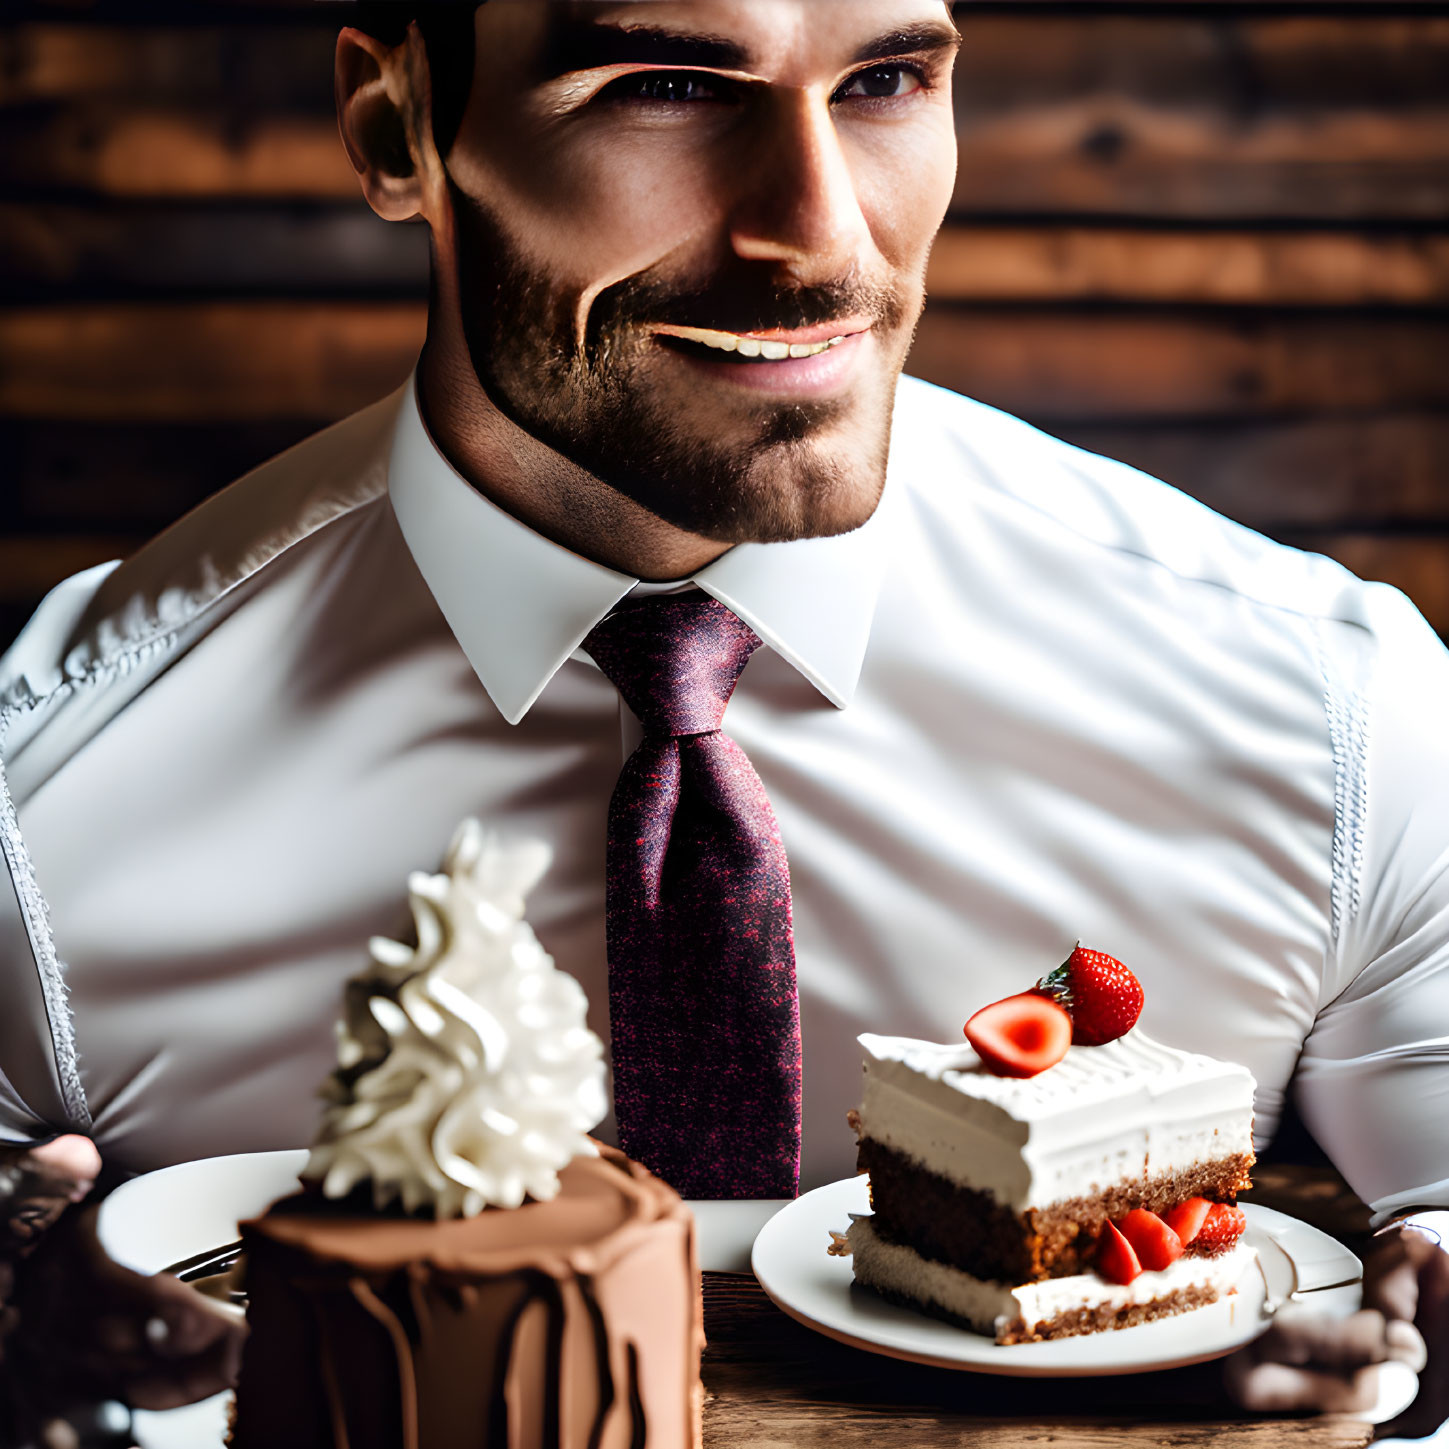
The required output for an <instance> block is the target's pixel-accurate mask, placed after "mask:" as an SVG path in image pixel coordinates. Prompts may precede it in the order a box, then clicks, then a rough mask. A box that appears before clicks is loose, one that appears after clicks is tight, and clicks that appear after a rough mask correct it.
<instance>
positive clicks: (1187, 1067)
mask: <svg viewBox="0 0 1449 1449" xmlns="http://www.w3.org/2000/svg"><path fill="white" fill-rule="evenodd" d="M860 1044H861V1046H862V1047H863V1048H864V1050H865V1091H864V1097H863V1100H862V1102H861V1106H860V1112H859V1116H860V1133H861V1135H862V1136H863V1137H870V1138H872V1139H873V1140H875V1141H876V1142H879V1143H882V1144H883V1145H884V1146H886V1147H890V1148H893V1149H894V1150H896V1151H897V1152H900V1153H902V1154H904V1155H905V1156H907V1157H909V1158H912V1159H913V1160H914V1161H916V1162H918V1163H920V1164H922V1165H923V1166H925V1167H926V1168H928V1169H929V1170H930V1171H932V1172H934V1173H936V1174H937V1175H939V1176H941V1177H944V1178H946V1179H947V1180H948V1181H951V1182H954V1183H956V1184H957V1185H959V1186H961V1187H968V1188H974V1189H976V1190H977V1191H980V1192H989V1193H992V1194H993V1195H994V1196H995V1197H996V1198H997V1199H998V1200H999V1201H1001V1202H1002V1203H1004V1204H1005V1205H1007V1206H1009V1207H1010V1208H1011V1209H1012V1210H1013V1211H1016V1212H1023V1211H1025V1210H1026V1209H1027V1208H1032V1207H1047V1206H1049V1205H1051V1204H1053V1203H1059V1202H1068V1201H1071V1200H1072V1199H1074V1198H1079V1197H1089V1196H1093V1195H1095V1194H1096V1193H1099V1192H1102V1191H1105V1190H1106V1189H1108V1188H1111V1187H1113V1186H1116V1185H1118V1184H1120V1183H1125V1182H1131V1181H1135V1180H1140V1179H1142V1178H1144V1177H1160V1176H1163V1175H1166V1174H1170V1173H1175V1172H1180V1171H1182V1170H1184V1169H1186V1168H1190V1167H1192V1166H1194V1165H1195V1164H1197V1163H1201V1162H1210V1161H1215V1160H1218V1159H1221V1158H1224V1157H1229V1156H1232V1155H1234V1154H1236V1153H1240V1152H1243V1153H1246V1152H1251V1150H1252V1130H1253V1091H1254V1082H1253V1077H1252V1074H1251V1073H1250V1072H1249V1071H1248V1070H1247V1068H1246V1067H1241V1066H1238V1065H1237V1064H1235V1063H1233V1062H1223V1061H1218V1060H1216V1059H1215V1058H1213V1057H1207V1056H1201V1055H1199V1054H1197V1053H1194V1052H1184V1051H1178V1050H1177V1049H1176V1048H1174V1047H1169V1046H1164V1045H1163V1044H1162V1043H1161V1042H1158V1041H1154V1040H1153V1039H1152V1038H1151V1037H1149V1036H1147V1035H1146V1034H1145V1033H1144V1032H1143V1031H1142V1030H1141V1029H1140V1028H1134V1029H1133V1030H1132V1031H1129V1032H1128V1033H1127V1034H1126V1035H1125V1036H1122V1037H1119V1038H1118V1039H1117V1040H1116V1041H1112V1042H1108V1043H1106V1045H1104V1046H1073V1047H1070V1048H1069V1049H1068V1050H1067V1054H1066V1056H1064V1057H1063V1058H1062V1059H1061V1061H1059V1062H1057V1063H1056V1065H1055V1066H1052V1067H1048V1068H1047V1070H1046V1071H1044V1072H1039V1073H1038V1074H1037V1075H1036V1076H1034V1077H998V1076H995V1075H993V1074H992V1073H991V1072H989V1071H987V1070H986V1068H985V1067H984V1066H983V1065H982V1064H981V1059H980V1058H979V1057H978V1056H977V1055H976V1053H975V1052H974V1051H973V1050H972V1049H971V1047H970V1046H968V1045H967V1044H965V1043H964V1042H963V1043H961V1044H960V1045H956V1044H949V1045H945V1046H942V1045H937V1044H934V1043H931V1042H923V1041H914V1040H911V1039H909V1038H907V1037H888V1036H875V1035H871V1034H867V1035H865V1036H862V1037H861V1038H860Z"/></svg>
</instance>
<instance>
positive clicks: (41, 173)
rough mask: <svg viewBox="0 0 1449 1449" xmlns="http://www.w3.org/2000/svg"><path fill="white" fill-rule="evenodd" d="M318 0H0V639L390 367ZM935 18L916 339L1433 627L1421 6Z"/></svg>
mask: <svg viewBox="0 0 1449 1449" xmlns="http://www.w3.org/2000/svg"><path fill="white" fill-rule="evenodd" d="M820 3H821V4H825V3H828V0H820ZM335 17H336V10H335V9H334V8H333V7H332V6H330V5H328V4H325V3H317V0H312V3H309V0H270V3H260V0H255V3H248V4H220V3H198V0H51V3H26V0H21V3H14V0H12V4H11V5H10V6H9V7H8V8H7V18H6V21H5V23H4V25H3V27H0V459H3V464H0V642H3V640H4V639H6V638H8V637H9V636H10V634H11V633H12V632H13V630H14V629H15V628H16V627H18V625H19V623H20V622H21V621H22V620H23V618H24V617H25V615H26V614H27V613H28V611H29V609H30V608H31V607H32V606H33V604H34V602H35V600H36V599H37V598H38V597H39V595H40V594H41V593H43V592H44V590H45V589H46V588H47V587H49V586H50V585H51V584H52V583H54V582H55V581H56V580H58V579H59V578H61V577H63V576H64V575H65V574H67V573H69V572H71V571H73V570H75V569H76V568H79V567H83V566H85V565H86V564H89V563H91V562H94V561H97V560H100V559H103V558H108V557H113V556H116V555H118V554H121V553H124V552H125V551H126V550H128V549H130V548H132V547H134V546H135V544H136V543H137V542H138V541H139V540H141V539H142V538H144V537H145V536H146V535H147V534H149V533H150V532H152V531H153V530H155V529H156V528H158V527H160V526H162V525H164V524H165V523H166V522H167V521H169V520H170V519H171V518H174V517H175V516H176V515H177V514H178V513H180V512H181V511H183V510H185V509H186V508H188V507H189V506H191V505H192V504H194V503H195V502H197V501H198V500H199V499H201V498H202V497H204V496H205V495H206V494H207V493H208V492H209V491H211V490H212V489H213V488H215V487H217V486H218V485H220V484H221V483H223V482H225V481H226V480H227V479H229V478H230V477H232V476H234V475H235V474H237V473H238V472H240V471H242V470H243V469H245V468H246V467H247V466H249V465H250V464H252V463H254V462H257V461H259V460H260V459H262V458H264V457H266V456H268V455H269V454H270V453H272V452H274V451H276V450H277V449H278V448H280V447H282V446H284V445H286V444H287V443H289V442H291V441H292V440H294V439H296V438H297V437H300V436H302V435H303V434H304V433H306V432H308V431H310V430H311V429H313V428H314V427H316V426H318V425H319V424H321V423H325V422H327V421H330V420H331V419H333V418H336V417H338V416H340V415H342V414H343V413H345V412H348V411H350V410H351V409H353V408H355V407H357V406H359V405H361V404H362V403H364V402H366V401H368V400H370V399H371V398H373V397H375V396H377V395H378V394H380V393H381V392H383V391H385V390H387V389H388V388H390V387H391V386H393V385H394V384H395V383H396V382H397V381H398V380H399V379H400V378H401V377H402V376H403V375H404V373H405V372H406V369H407V367H408V366H409V363H410V360H411V358H412V356H413V354H414V352H415V350H416V347H417V345H418V342H419V339H420V336H421V326H422V301H421V299H422V297H423V290H424V275H425V269H426V245H425V237H424V234H423V232H422V231H421V229H419V228H417V227H397V226H386V225H384V224H383V223H381V222H378V221H375V220H374V219H373V217H372V216H371V214H370V213H369V212H368V211H367V210H366V209H365V208H364V207H363V205H362V204H361V202H360V201H359V200H358V199H357V194H356V187H355V184H354V181H353V178H352V175H351V173H350V171H349V169H348V167H347V165H346V163H345V161H344V159H343V156H342V152H341V148H340V146H339V144H338V142H337V139H336V131H335V125H334V122H333V119H332V113H331V78H330V77H331V62H330V53H331V46H332V35H333V31H334V29H335ZM958 19H959V21H960V23H961V26H962V28H963V30H964V32H965V35H966V45H965V47H964V49H963V52H962V56H961V62H960V69H959V76H958V95H959V102H958V112H959V130H960V138H961V148H962V159H961V168H960V176H959V183H958V186H957V190H956V199H955V206H954V212H953V217H952V220H951V222H950V224H949V225H948V228H947V230H946V231H945V233H944V234H943V236H942V238H941V241H940V243H939V245H938V247H937V250H936V253H935V257H934V261H933V267H932V277H931V283H932V296H933V300H932V303H931V306H930V309H929V311H928V314H927V317H926V319H925V321H924V322H923V324H922V328H921V333H920V337H919V341H918V344H917V349H916V353H915V357H914V362H913V368H914V370H915V371H917V372H920V373H921V374H923V375H924V376H927V377H930V378H932V379H934V380H937V381H940V382H944V383H946V384H948V385H950V386H953V387H957V388H960V389H962V390H963V391H966V392H970V393H972V394H974V395H976V396H979V397H981V398H984V399H986V400H988V401H991V402H993V403H996V404H999V405H1001V406H1003V407H1006V408H1009V409H1011V410H1012V411H1015V412H1018V413H1021V414H1023V415H1024V416H1026V417H1028V418H1030V419H1032V420H1033V421H1035V422H1037V423H1039V424H1041V425H1042V426H1044V427H1046V428H1048V429H1050V430H1052V431H1055V432H1058V433H1060V434H1062V435H1064V436H1066V437H1068V438H1071V439H1072V440H1074V441H1079V442H1082V443H1084V444H1086V445H1088V446H1090V447H1093V448H1096V449H1098V450H1100V451H1103V452H1106V453H1110V454H1112V455H1114V456H1118V457H1122V458H1125V459H1127V460H1128V461H1131V462H1134V463H1136V464H1138V465H1140V466H1142V467H1145V468H1147V469H1149V470H1151V471H1153V472H1156V473H1158V474H1159V475H1161V476H1164V477H1166V478H1168V479H1169V480H1170V481H1172V482H1173V483H1175V484H1177V485H1178V486H1180V487H1182V488H1185V489H1187V490H1188V491H1190V492H1192V493H1194V494H1196V495H1197V496H1199V497H1201V498H1203V499H1204V500H1205V501H1207V502H1208V503H1210V504H1212V505H1213V506H1215V507H1218V508H1220V509H1222V510H1223V511H1225V512H1227V513H1229V514H1232V515H1233V516H1235V517H1238V518H1241V519H1243V520H1244V521H1246V522H1248V523H1250V524H1252V525H1253V526H1255V527H1258V528H1262V529H1264V530H1265V531H1267V532H1269V533H1272V534H1274V535H1276V536H1279V537H1284V538H1289V539H1291V540H1293V541H1295V542H1299V543H1303V544H1305V545H1307V546H1309V547H1313V548H1318V549H1321V550H1323V551H1324V552H1328V553H1331V554H1333V555H1335V556H1337V557H1339V558H1341V559H1343V560H1344V561H1345V562H1347V563H1348V564H1349V565H1350V566H1352V567H1354V568H1356V569H1358V570H1359V571H1361V572H1364V573H1366V574H1368V575H1370V576H1373V577H1378V578H1385V579H1388V580H1390V581H1392V582H1394V583H1397V584H1399V585H1400V586H1401V587H1403V588H1405V589H1406V590H1407V591H1408V592H1409V593H1410V594H1411V595H1412V596H1413V597H1414V598H1415V599H1416V600H1417V601H1418V603H1419V605H1420V606H1421V607H1422V608H1423V609H1424V610H1425V612H1426V613H1427V614H1428V615H1429V616H1430V618H1431V619H1432V620H1433V622H1434V623H1435V625H1436V627H1438V628H1439V629H1440V630H1441V632H1445V633H1449V409H1446V403H1449V6H1445V5H1434V4H1426V3H1394V0H1379V3H1367V4H1357V5H1352V4H1341V3H1313V0H1299V3H1291V4H1290V3H1277V4H1259V3H1252V0H1219V3H1215V4H1209V3H1196V4H1173V3H1152V0H1136V3H1126V0H1119V3H1115V4H1108V3H1028V0H1010V3H967V4H965V5H962V6H961V7H960V8H959V10H958Z"/></svg>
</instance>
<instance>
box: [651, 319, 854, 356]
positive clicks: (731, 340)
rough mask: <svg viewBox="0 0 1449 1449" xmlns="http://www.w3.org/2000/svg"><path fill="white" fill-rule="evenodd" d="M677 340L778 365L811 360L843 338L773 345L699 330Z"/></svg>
mask: <svg viewBox="0 0 1449 1449" xmlns="http://www.w3.org/2000/svg"><path fill="white" fill-rule="evenodd" d="M676 335H678V336H683V337H687V338H688V340H689V341H691V342H699V343H702V344H703V345H704V346H705V347H710V348H713V349H714V350H715V351H716V352H738V353H739V355H740V356H741V357H763V358H765V359H766V360H767V361H769V362H780V361H782V360H783V359H784V358H787V357H814V356H816V355H817V354H818V353H821V352H825V351H827V350H828V349H830V348H832V347H839V346H840V344H841V343H842V342H844V341H845V338H844V337H843V336H842V337H831V338H829V339H828V340H827V341H825V342H775V341H765V340H764V339H763V338H759V337H741V336H739V334H738V333H735V332H714V331H710V330H707V329H705V328H703V327H700V328H690V329H689V330H688V331H687V332H686V331H685V330H684V329H683V328H681V329H680V331H679V333H678V334H676Z"/></svg>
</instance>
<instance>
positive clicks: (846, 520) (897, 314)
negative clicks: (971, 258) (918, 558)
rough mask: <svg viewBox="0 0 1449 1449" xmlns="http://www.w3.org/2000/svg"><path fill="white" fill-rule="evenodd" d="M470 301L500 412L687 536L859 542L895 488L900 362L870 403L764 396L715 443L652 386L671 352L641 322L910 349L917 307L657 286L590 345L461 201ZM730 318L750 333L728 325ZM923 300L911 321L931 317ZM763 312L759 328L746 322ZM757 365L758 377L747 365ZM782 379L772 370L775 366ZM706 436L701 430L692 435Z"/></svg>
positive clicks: (613, 308) (534, 273)
mask: <svg viewBox="0 0 1449 1449" xmlns="http://www.w3.org/2000/svg"><path fill="white" fill-rule="evenodd" d="M452 189H453V199H454V208H455V215H456V216H457V219H458V244H459V245H458V293H459V301H460V304H461V308H462V320H463V331H464V337H465V340H466V343H467V347H468V352H469V357H470V361H471V363H472V367H473V370H474V372H475V374H476V375H477V378H478V381H479V384H480V386H481V387H482V389H483V391H484V393H485V395H486V396H487V397H488V399H489V401H490V402H491V403H492V404H493V405H494V406H495V407H497V408H498V409H499V411H500V412H502V413H503V414H504V416H505V417H507V418H508V419H509V420H510V421H511V422H512V423H514V424H515V425H516V426H517V427H519V428H521V429H523V430H524V431H525V432H527V433H529V434H531V435H532V436H533V437H534V438H536V439H538V440H539V441H540V442H542V443H544V444H545V445H546V446H548V447H549V448H551V449H553V450H554V451H555V452H557V453H559V454H560V455H561V456H562V457H564V458H566V459H567V460H569V461H570V462H571V463H573V464H574V465H575V466H577V467H579V468H582V469H584V470H585V471H586V472H588V473H590V474H592V475H593V476H594V477H595V478H598V479H600V480H601V481H602V482H604V483H605V484H606V485H607V486H608V487H610V488H612V489H614V490H615V491H616V492H618V493H620V494H622V495H623V496H625V497H627V498H629V499H632V500H633V501H634V502H635V503H638V504H640V505H641V506H642V507H644V508H646V509H648V510H649V512H651V513H653V514H655V515H656V516H657V517H659V518H661V519H663V520H664V521H665V522H666V523H669V524H672V525H673V526H674V527H676V528H680V529H683V530H685V531H686V532H688V533H692V534H695V535H697V536H699V537H702V538H708V539H712V540H715V541H718V542H721V543H727V544H736V543H745V542H761V543H769V542H779V541H783V540H787V539H795V538H813V537H825V536H827V535H831V534H837V533H846V532H849V531H850V530H852V529H854V528H858V527H859V526H860V525H861V524H862V523H864V522H865V521H866V519H868V518H869V517H870V515H871V513H872V512H873V511H874V510H875V506H876V504H877V503H878V502H879V499H880V494H881V490H882V488H883V487H884V483H885V470H886V458H887V453H888V449H889V442H890V421H891V408H892V404H893V400H894V395H895V382H896V379H897V377H898V376H899V372H900V366H901V363H902V362H903V360H904V355H905V351H906V345H905V344H908V341H909V332H907V333H906V336H905V344H898V348H899V352H900V357H899V358H898V359H894V360H893V365H891V366H889V367H885V366H883V367H882V368H880V369H879V373H880V375H879V376H876V377H873V378H870V379H868V380H867V386H866V387H865V388H864V389H863V391H864V392H865V393H866V396H864V397H858V396H854V395H852V396H851V397H850V398H848V399H845V398H842V399H829V400H822V401H818V402H809V403H803V402H794V403H790V402H782V401H775V400H769V399H765V398H763V397H762V399H761V401H760V403H759V405H758V407H757V408H756V409H755V411H754V413H753V415H752V416H749V417H747V418H746V419H745V422H744V425H743V427H742V426H741V423H740V422H739V421H738V420H737V419H736V418H734V417H732V418H731V419H730V424H729V428H728V434H729V435H728V436H722V435H721V432H719V431H716V432H715V433H713V434H712V433H711V432H710V430H709V428H708V425H707V410H708V405H709V400H708V399H706V400H705V402H704V404H703V405H702V406H701V407H700V408H699V409H698V410H696V409H694V408H692V407H690V406H688V405H687V404H686V405H684V406H680V405H679V402H678V400H677V399H676V400H673V401H671V399H669V398H668V397H666V396H663V395H661V391H662V390H661V389H659V388H656V387H655V386H654V385H652V383H651V381H650V379H649V378H648V375H647V374H648V370H649V369H648V366H647V363H648V361H649V360H651V359H650V351H651V349H654V348H656V347H658V346H659V344H658V343H656V342H654V341H653V340H652V339H651V337H650V334H649V333H648V332H647V331H646V330H645V329H644V328H643V327H641V326H639V325H638V324H639V323H641V322H652V323H656V324H657V323H660V322H668V321H673V322H679V323H684V324H686V325H693V326H708V327H720V328H722V329H724V330H729V331H740V332H745V331H758V330H765V329H767V328H769V327H778V326H785V327H799V326H805V325H809V324H810V323H813V322H822V321H830V320H833V319H835V318H838V317H843V316H847V315H856V314H859V313H862V312H863V313H864V314H865V315H867V316H871V317H874V318H876V319H877V322H876V328H875V330H876V332H877V335H878V336H881V337H885V338H889V337H891V336H899V335H900V333H901V331H902V328H901V323H902V320H903V318H904V317H905V315H906V313H907V312H908V311H909V310H911V304H910V303H909V302H905V301H902V300H901V299H900V298H899V297H897V296H896V295H895V294H894V293H892V292H889V291H887V290H886V289H883V288H880V287H869V286H864V285H860V284H846V285H842V286H838V287H831V288H811V289H808V291H807V290H797V289H790V290H786V289H777V288H769V289H767V292H768V295H762V294H761V289H760V286H759V283H758V282H757V281H756V282H755V283H754V284H753V286H752V287H751V291H752V293H753V296H752V298H751V299H750V300H749V301H746V300H745V299H744V297H743V296H741V295H740V293H739V289H737V290H736V292H735V294H734V298H733V299H731V300H728V301H726V300H724V299H723V298H722V297H721V295H720V294H719V293H718V291H716V290H711V291H710V292H709V293H708V294H706V292H704V291H692V290H691V289H689V288H688V287H681V286H679V285H677V284H671V283H666V282H663V281H659V280H654V279H652V278H650V277H649V276H648V275H647V274H646V275H645V276H642V277H633V278H628V279H626V280H625V281H623V282H621V283H618V284H616V285H614V286H612V287H609V288H606V289H605V290H604V291H603V292H601V293H600V294H599V296H598V298H597V299H596V300H595V302H594V304H593V306H592V307H591V309H590V312H589V319H588V325H587V330H586V335H585V337H584V338H583V340H582V344H581V345H576V342H575V335H574V332H575V329H574V317H573V312H572V299H571V298H570V297H568V296H566V295H564V294H563V293H562V292H561V290H560V289H559V288H558V287H557V286H556V285H555V284H553V282H552V281H551V279H550V278H549V277H548V276H547V274H546V273H545V272H544V271H543V270H542V269H541V268H538V267H536V266H531V265H529V264H528V262H527V261H526V260H525V259H524V258H523V257H522V256H521V255H520V254H519V252H518V250H517V249H516V248H515V247H514V246H513V245H512V243H511V242H510V241H509V240H508V239H507V238H506V236H505V235H504V232H503V230H502V228H501V227H500V226H499V225H498V224H497V222H496V221H495V219H494V218H493V217H492V216H491V215H490V214H489V213H488V211H487V210H486V209H485V208H484V207H482V206H481V205H480V204H479V203H478V202H476V201H475V200H474V199H473V198H471V197H468V196H465V195H464V194H463V193H461V192H460V191H458V189H457V188H456V186H455V187H453V188H452ZM721 308H723V309H724V310H726V311H732V312H734V313H735V314H737V315H738V317H739V319H740V320H737V321H733V322H732V321H731V320H729V318H728V317H727V316H722V315H719V313H720V310H721ZM919 310H920V300H919V298H918V299H916V300H915V304H914V310H913V311H911V321H912V323H913V322H914V320H915V316H916V315H918V314H919ZM746 314H749V315H746ZM737 365H740V366H749V365H752V364H737ZM766 365H767V364H766ZM695 421H698V422H700V423H701V424H702V425H701V426H697V427H691V426H690V424H691V422H695Z"/></svg>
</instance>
